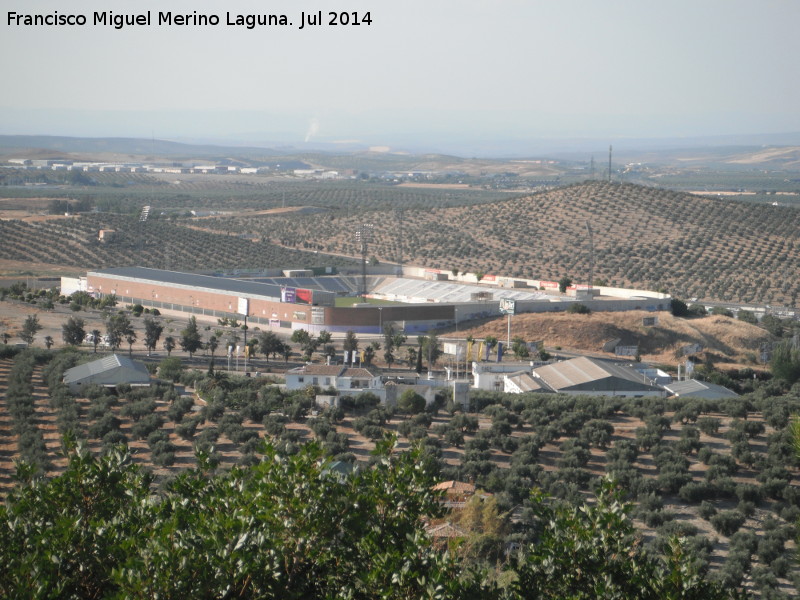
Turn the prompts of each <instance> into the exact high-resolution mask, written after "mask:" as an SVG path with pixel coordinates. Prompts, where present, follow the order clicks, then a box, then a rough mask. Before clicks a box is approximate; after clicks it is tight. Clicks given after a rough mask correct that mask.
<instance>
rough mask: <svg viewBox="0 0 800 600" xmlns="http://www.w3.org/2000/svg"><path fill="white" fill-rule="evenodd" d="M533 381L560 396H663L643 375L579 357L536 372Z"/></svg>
mask: <svg viewBox="0 0 800 600" xmlns="http://www.w3.org/2000/svg"><path fill="white" fill-rule="evenodd" d="M531 374H532V375H533V377H534V378H536V379H538V380H540V381H541V382H542V383H543V384H544V385H543V386H542V387H547V388H550V389H551V390H553V391H554V392H557V393H563V394H581V395H585V394H588V395H592V396H661V395H663V394H664V390H663V389H662V388H660V387H659V386H657V385H653V384H652V383H651V382H650V380H649V379H648V378H647V377H645V376H643V375H642V374H641V373H639V372H637V371H635V370H634V369H631V368H630V367H626V366H624V365H618V364H614V363H610V362H606V361H602V360H598V359H594V358H587V357H580V358H573V359H571V360H565V361H563V362H558V363H553V364H551V365H546V366H544V367H539V368H537V369H534V370H533V372H532V373H531Z"/></svg>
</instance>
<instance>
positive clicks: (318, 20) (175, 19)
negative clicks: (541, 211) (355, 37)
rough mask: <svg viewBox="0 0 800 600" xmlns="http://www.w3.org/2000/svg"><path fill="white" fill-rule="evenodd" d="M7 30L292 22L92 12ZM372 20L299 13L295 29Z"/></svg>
mask: <svg viewBox="0 0 800 600" xmlns="http://www.w3.org/2000/svg"><path fill="white" fill-rule="evenodd" d="M6 22H7V24H8V26H10V27H11V26H21V27H63V26H67V27H70V26H72V27H83V26H86V25H89V24H91V25H94V26H105V27H113V28H114V29H122V28H124V27H133V26H144V27H147V26H151V25H156V26H167V27H169V26H190V27H202V26H218V25H227V26H232V27H246V28H247V29H254V28H255V27H258V26H291V25H292V22H291V21H290V20H289V17H288V16H287V15H282V14H247V15H242V14H235V13H230V12H226V13H225V20H224V21H223V20H222V19H220V17H219V15H216V14H202V13H198V12H197V11H193V12H191V13H173V12H171V11H167V12H163V11H159V12H158V13H157V14H156V18H155V19H153V15H152V14H151V11H149V10H148V11H147V12H144V13H138V14H131V13H114V12H113V11H103V12H94V13H92V15H91V19H89V18H87V16H86V15H84V14H65V13H59V12H58V11H54V12H52V13H47V14H39V13H33V14H27V13H18V12H13V11H9V12H8V13H7V16H6ZM371 24H372V19H371V17H370V13H369V12H365V13H361V14H359V13H356V12H329V13H327V16H326V17H325V18H323V13H322V11H319V12H317V13H308V14H306V13H305V12H301V13H300V25H299V29H304V28H305V27H306V26H319V25H330V26H335V25H371Z"/></svg>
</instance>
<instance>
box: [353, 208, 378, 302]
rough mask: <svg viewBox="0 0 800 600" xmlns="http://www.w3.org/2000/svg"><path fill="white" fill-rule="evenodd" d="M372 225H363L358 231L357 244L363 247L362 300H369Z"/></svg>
mask: <svg viewBox="0 0 800 600" xmlns="http://www.w3.org/2000/svg"><path fill="white" fill-rule="evenodd" d="M373 227H374V226H373V224H372V223H362V224H361V225H359V227H358V229H357V230H356V242H358V243H359V244H360V245H361V299H362V300H366V298H367V248H368V246H369V243H370V242H371V241H372V230H373Z"/></svg>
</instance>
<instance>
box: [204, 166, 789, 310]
mask: <svg viewBox="0 0 800 600" xmlns="http://www.w3.org/2000/svg"><path fill="white" fill-rule="evenodd" d="M401 221H402V222H401ZM361 222H372V223H374V233H373V235H374V242H373V243H372V244H371V246H370V251H371V252H372V253H374V254H375V255H376V256H377V257H378V258H379V259H381V260H386V261H399V260H400V259H401V258H402V259H403V261H404V262H406V263H410V264H419V265H424V266H429V267H436V268H440V269H444V270H447V271H450V270H452V269H459V270H461V271H468V272H473V273H477V272H483V273H492V274H498V275H506V276H515V277H525V278H530V279H543V280H548V281H558V280H559V279H560V278H561V277H563V276H565V275H567V276H570V277H571V278H572V279H573V281H575V282H576V283H584V282H585V281H586V278H587V277H588V273H589V259H590V252H589V243H588V235H587V230H586V225H587V223H589V224H591V227H592V230H593V233H594V278H595V281H596V283H598V284H605V285H610V286H618V287H638V288H645V289H654V290H658V289H665V290H667V291H669V292H670V293H672V294H673V295H675V296H678V297H683V298H692V297H695V298H700V299H709V300H723V301H734V302H759V303H778V304H786V305H790V304H792V303H793V302H794V299H795V298H796V295H797V291H798V289H797V286H798V284H797V282H798V281H800V270H799V269H800V267H798V264H800V261H798V259H800V239H798V236H800V210H798V209H796V208H790V207H785V206H772V205H760V204H745V203H741V202H736V201H732V200H725V199H721V198H712V197H705V196H695V195H690V194H686V193H679V192H672V191H669V190H664V189H657V188H652V187H644V186H640V185H632V184H616V183H606V182H598V181H590V182H584V183H581V184H576V185H572V186H568V187H562V188H557V189H554V190H549V191H545V192H541V193H536V194H532V195H528V196H523V197H516V198H513V199H509V200H505V201H496V202H493V203H490V204H481V205H474V206H461V207H452V208H446V207H443V208H430V209H426V210H407V211H403V212H402V213H398V212H397V211H391V212H388V211H380V210H376V211H374V212H371V213H365V214H358V215H355V214H351V215H342V216H337V215H333V214H324V215H309V216H305V217H300V216H286V217H271V218H265V219H263V220H254V219H248V220H242V219H237V218H236V217H224V218H223V217H220V218H218V219H214V220H211V221H208V222H206V226H208V227H215V228H217V229H219V230H224V231H242V232H248V233H250V234H253V235H260V236H262V237H263V238H265V239H270V240H271V241H273V242H275V243H279V244H281V245H286V246H291V247H295V248H303V247H305V246H304V244H306V245H307V244H309V243H310V241H312V242H311V243H312V244H313V247H314V248H315V249H317V250H320V251H322V252H336V253H343V254H347V255H351V256H357V255H358V250H359V249H358V247H357V244H356V242H355V241H354V238H353V237H352V236H348V234H347V232H351V231H355V230H356V229H357V228H358V226H359V224H360V223H361ZM444 223H448V224H458V226H457V227H442V224H444ZM401 231H402V235H401Z"/></svg>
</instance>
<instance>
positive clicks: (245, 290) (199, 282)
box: [88, 267, 335, 299]
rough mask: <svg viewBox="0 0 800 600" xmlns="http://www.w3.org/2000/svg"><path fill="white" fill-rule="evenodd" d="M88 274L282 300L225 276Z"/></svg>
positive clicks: (264, 287)
mask: <svg viewBox="0 0 800 600" xmlns="http://www.w3.org/2000/svg"><path fill="white" fill-rule="evenodd" d="M88 274H89V275H97V276H106V277H115V278H124V279H130V280H132V281H146V282H148V283H160V284H167V285H176V286H185V287H191V288H200V289H205V290H209V291H212V292H230V293H231V294H236V295H244V296H258V297H262V298H272V299H280V297H281V286H279V285H272V284H269V283H256V282H253V281H244V280H241V279H231V278H228V277H213V276H211V275H196V274H194V273H180V272H177V271H163V270H161V269H150V268H147V267H114V268H112V269H102V270H99V271H90V272H89V273H88ZM314 293H315V294H320V298H321V297H322V296H324V297H325V298H331V297H335V294H333V293H331V292H325V291H320V290H314Z"/></svg>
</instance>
